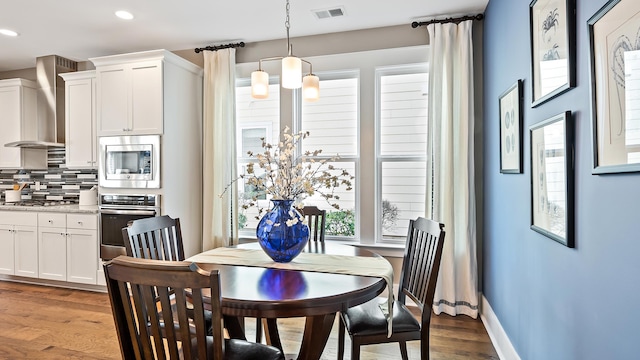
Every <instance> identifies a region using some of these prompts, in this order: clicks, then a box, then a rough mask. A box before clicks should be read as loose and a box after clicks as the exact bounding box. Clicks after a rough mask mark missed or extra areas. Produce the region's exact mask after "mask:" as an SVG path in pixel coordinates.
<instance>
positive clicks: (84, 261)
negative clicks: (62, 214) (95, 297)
mask: <svg viewBox="0 0 640 360" xmlns="http://www.w3.org/2000/svg"><path fill="white" fill-rule="evenodd" d="M97 254H98V232H97V230H79V229H69V230H68V233H67V281H71V282H77V283H83V284H93V285H95V284H96V275H97V273H96V268H97V267H98V257H97Z"/></svg>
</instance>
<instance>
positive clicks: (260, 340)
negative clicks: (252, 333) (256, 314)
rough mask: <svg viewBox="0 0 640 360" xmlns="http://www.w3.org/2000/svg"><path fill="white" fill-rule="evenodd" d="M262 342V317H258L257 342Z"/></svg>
mask: <svg viewBox="0 0 640 360" xmlns="http://www.w3.org/2000/svg"><path fill="white" fill-rule="evenodd" d="M261 342H262V319H260V318H256V343H258V344H260V343H261Z"/></svg>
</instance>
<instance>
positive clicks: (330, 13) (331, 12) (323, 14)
mask: <svg viewBox="0 0 640 360" xmlns="http://www.w3.org/2000/svg"><path fill="white" fill-rule="evenodd" d="M311 11H312V12H313V14H314V15H315V16H316V18H318V19H328V18H334V17H338V16H344V7H342V6H340V7H336V8H331V9H322V10H311Z"/></svg>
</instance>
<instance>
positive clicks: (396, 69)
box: [375, 63, 429, 246]
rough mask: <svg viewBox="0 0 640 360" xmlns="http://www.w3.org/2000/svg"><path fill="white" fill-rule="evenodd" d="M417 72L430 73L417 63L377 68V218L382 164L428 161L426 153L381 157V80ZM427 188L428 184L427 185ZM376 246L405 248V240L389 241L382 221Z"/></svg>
mask: <svg viewBox="0 0 640 360" xmlns="http://www.w3.org/2000/svg"><path fill="white" fill-rule="evenodd" d="M417 72H427V73H428V72H429V66H428V64H427V63H415V64H402V65H391V66H381V67H378V68H376V70H375V79H376V80H375V81H376V85H375V93H376V95H375V131H376V143H375V154H376V169H375V175H376V182H375V218H376V219H381V218H382V207H381V206H380V204H381V203H382V163H383V162H385V161H427V154H426V153H425V154H424V155H423V156H399V155H381V154H380V149H381V144H380V140H381V139H380V127H381V126H382V109H381V108H382V101H381V95H382V94H381V91H382V84H381V80H382V77H383V76H387V75H402V74H412V73H417ZM425 150H426V149H425ZM425 186H426V184H425ZM375 230H376V239H377V241H376V244H390V245H391V244H396V245H402V246H404V241H403V240H396V239H388V238H384V236H383V231H382V221H377V222H376V229H375Z"/></svg>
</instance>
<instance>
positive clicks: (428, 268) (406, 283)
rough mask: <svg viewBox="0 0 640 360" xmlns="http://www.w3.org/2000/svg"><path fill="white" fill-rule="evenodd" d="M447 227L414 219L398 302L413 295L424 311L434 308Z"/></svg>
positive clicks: (408, 238) (412, 297) (411, 224)
mask: <svg viewBox="0 0 640 360" xmlns="http://www.w3.org/2000/svg"><path fill="white" fill-rule="evenodd" d="M444 235H445V232H444V225H443V224H440V223H438V222H436V221H433V220H428V219H425V218H417V219H416V220H410V222H409V231H408V233H407V244H406V246H405V254H404V259H403V264H402V273H401V275H400V289H399V291H398V301H401V302H402V303H404V302H405V297H406V296H409V298H411V300H412V301H414V302H415V303H416V304H417V305H418V306H419V307H420V308H421V309H422V308H423V307H424V306H430V305H431V303H432V302H433V296H434V294H435V284H436V280H437V278H438V271H439V269H440V257H441V254H442V247H443V244H444Z"/></svg>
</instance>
